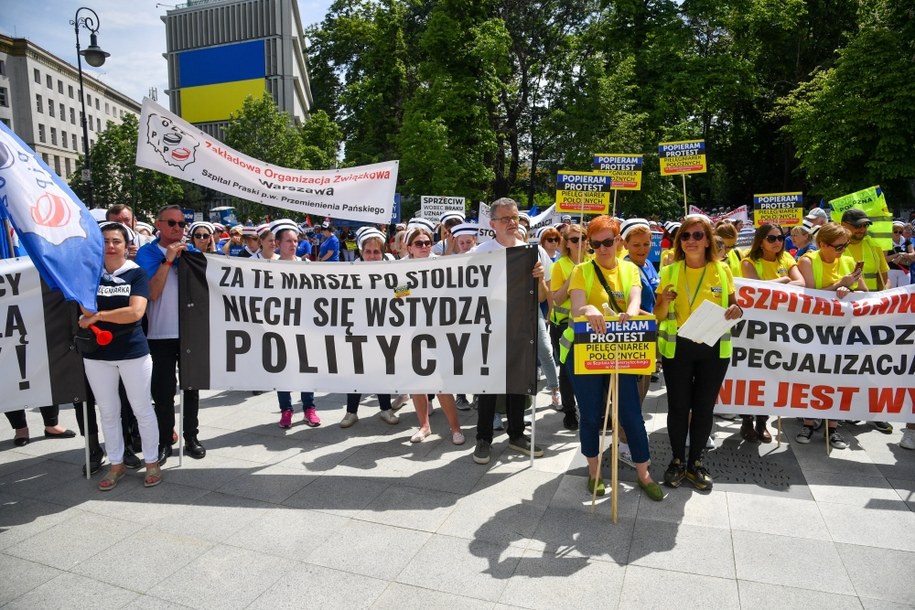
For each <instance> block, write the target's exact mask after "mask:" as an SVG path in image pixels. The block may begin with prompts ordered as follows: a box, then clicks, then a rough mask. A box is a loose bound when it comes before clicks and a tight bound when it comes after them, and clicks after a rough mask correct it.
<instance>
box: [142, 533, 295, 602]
mask: <svg viewBox="0 0 915 610" xmlns="http://www.w3.org/2000/svg"><path fill="white" fill-rule="evenodd" d="M288 564H289V562H288V560H285V559H281V558H279V557H275V556H272V555H265V554H263V553H256V552H254V551H246V550H242V549H238V548H235V547H230V546H224V545H215V546H213V547H211V548H210V549H209V550H208V551H206V552H205V553H204V554H203V555H200V556H199V557H197V558H196V559H195V560H194V561H193V562H191V563H190V564H187V565H185V566H184V567H183V568H182V569H180V570H178V571H176V572H174V573H172V574H171V575H170V576H169V577H168V578H166V579H164V580H162V581H160V582H159V583H158V584H156V585H155V586H154V587H152V588H150V589H149V591H148V593H149V594H150V595H152V596H154V597H158V598H161V599H164V600H166V601H170V602H175V603H178V604H183V605H185V606H191V607H195V608H246V607H247V606H248V605H249V604H251V603H252V602H253V601H254V600H256V599H257V598H258V597H260V596H261V595H262V594H263V593H264V592H265V591H267V590H268V589H270V587H272V586H273V584H274V583H276V582H277V581H278V580H279V579H280V578H281V577H282V575H283V573H284V571H285V568H286V566H287V565H288Z"/></svg>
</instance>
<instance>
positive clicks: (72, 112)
mask: <svg viewBox="0 0 915 610" xmlns="http://www.w3.org/2000/svg"><path fill="white" fill-rule="evenodd" d="M70 122H71V123H72V124H74V125H76V111H75V110H73V109H72V108H70Z"/></svg>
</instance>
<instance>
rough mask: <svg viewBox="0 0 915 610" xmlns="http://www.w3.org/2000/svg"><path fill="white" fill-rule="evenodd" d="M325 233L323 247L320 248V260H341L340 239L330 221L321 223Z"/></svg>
mask: <svg viewBox="0 0 915 610" xmlns="http://www.w3.org/2000/svg"><path fill="white" fill-rule="evenodd" d="M321 230H322V231H323V233H324V240H323V241H322V242H321V248H320V249H319V250H318V260H319V261H322V262H323V261H334V262H336V261H339V260H340V240H339V239H337V236H336V235H334V228H333V227H332V226H330V223H329V222H325V223H324V224H322V225H321Z"/></svg>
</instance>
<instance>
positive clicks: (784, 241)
mask: <svg viewBox="0 0 915 610" xmlns="http://www.w3.org/2000/svg"><path fill="white" fill-rule="evenodd" d="M490 213H491V219H490V222H489V227H488V228H490V229H491V230H492V232H493V236H492V238H491V239H488V240H481V239H480V231H479V230H480V228H481V227H480V225H478V224H476V223H474V222H468V220H467V219H466V218H465V216H464V214H463V213H461V212H455V211H451V212H446V213H444V214H442V215H441V217H440V218H439V219H438V222H437V223H436V222H432V221H430V220H428V219H424V218H414V219H412V220H410V221H408V222H404V223H399V224H396V225H393V226H390V227H387V226H382V227H374V226H362V227H359V228H354V227H350V226H344V227H336V226H335V225H334V224H333V222H332V221H331V220H330V219H327V220H326V221H325V222H323V223H322V224H321V225H319V226H317V227H314V228H312V227H311V226H306V225H300V224H297V223H296V222H293V221H292V220H289V219H279V220H273V221H272V222H266V223H263V224H261V225H259V226H255V225H254V224H253V223H251V224H247V225H235V226H232V227H225V226H223V225H221V224H219V223H213V222H204V221H198V222H193V223H188V222H187V221H186V219H185V216H184V212H183V211H182V209H181V208H180V207H179V206H176V205H171V206H166V207H164V208H163V209H162V210H160V211H159V213H158V215H157V217H156V219H155V222H154V224H153V225H150V224H146V223H142V222H138V221H136V219H135V218H134V216H133V213H132V210H131V209H130V208H129V207H128V206H125V205H115V206H112V207H111V208H109V210H108V212H107V215H106V221H105V222H104V223H102V224H101V230H102V234H103V237H104V244H105V250H104V271H103V273H102V276H101V278H100V288H99V293H98V294H99V296H98V302H97V308H96V310H95V311H90V310H86V309H84V310H83V311H82V316H81V318H80V321H79V326H80V327H81V328H84V329H85V328H89V327H90V326H95V327H97V328H100V329H103V330H107V331H110V332H111V333H112V335H113V337H114V340H113V342H112V344H111V345H109V346H107V347H106V348H105V349H101V350H99V351H96V352H93V353H87V354H84V358H85V369H86V376H87V379H88V382H89V384H88V385H89V389H90V392H89V394H90V398H89V405H88V406H89V408H88V409H87V411H86V413H87V416H86V418H85V421H84V418H83V415H82V408H81V407H82V405H77V410H76V412H77V423H78V425H79V429H80V433H81V434H83V435H84V436H85V437H86V439H87V443H88V446H89V450H90V461H89V469H90V473H95V472H97V471H99V470H100V469H101V468H102V466H103V465H104V464H105V463H106V462H110V468H109V469H108V471H107V473H106V474H105V476H104V477H103V478H102V479H101V481H100V482H99V483H98V488H99V489H100V490H102V491H107V490H111V489H114V488H115V486H116V485H117V484H118V482H119V481H120V480H121V478H123V477H124V476H125V473H126V470H127V469H139V468H141V467H144V466H145V477H144V484H145V485H146V486H147V487H152V486H155V485H158V484H159V483H161V481H162V471H161V466H162V465H164V464H165V462H166V461H167V460H168V458H169V457H170V456H171V455H172V445H173V444H174V443H175V442H176V441H177V433H176V432H175V428H176V418H175V394H176V390H177V377H176V374H180V367H179V363H180V359H179V357H178V347H179V339H178V274H177V271H178V267H179V265H180V263H181V255H182V254H183V253H184V252H189V251H190V252H203V253H205V254H208V255H211V256H233V257H241V258H258V259H264V260H281V261H296V262H301V263H303V264H307V263H309V262H311V261H318V262H336V261H340V262H357V263H363V262H364V263H371V264H385V261H391V260H394V259H402V258H433V257H438V256H452V255H460V254H465V253H468V252H489V251H494V250H498V249H502V248H513V247H524V246H529V245H531V244H533V247H536V248H537V253H538V256H537V262H536V263H535V264H534V266H533V267H532V269H531V278H532V282H533V283H534V284H535V285H536V290H537V295H538V300H539V301H540V304H541V307H540V308H539V309H538V332H537V336H536V337H532V340H533V341H536V343H537V347H538V349H537V359H538V367H539V369H538V371H539V374H540V376H541V379H542V380H544V381H545V384H546V389H545V391H546V392H547V393H548V394H549V395H550V399H551V404H552V406H553V408H554V409H556V410H557V411H560V412H562V414H563V420H562V423H563V426H564V428H566V429H567V430H570V431H577V432H578V435H579V438H580V442H581V452H582V454H583V455H584V456H585V458H586V461H587V464H588V483H587V489H588V491H589V492H592V493H597V494H598V495H602V494H603V493H604V492H605V485H604V482H603V479H602V476H601V472H600V471H599V468H598V457H599V456H598V453H599V449H598V447H599V442H598V441H599V436H600V434H601V426H602V423H603V422H602V418H603V412H604V404H605V400H606V395H607V392H608V385H609V376H608V375H578V374H576V373H575V370H574V364H573V362H574V357H570V356H572V354H574V350H575V346H574V343H573V342H572V340H571V339H572V336H571V331H570V327H569V324H570V319H571V318H575V317H581V316H583V317H585V318H587V320H588V321H589V323H590V324H591V326H592V327H593V328H595V329H596V330H597V331H598V332H603V329H604V328H605V318H606V317H607V316H608V315H611V316H615V317H616V318H618V319H619V320H620V321H626V320H627V319H629V318H630V317H632V316H637V315H646V314H647V315H654V316H655V317H656V318H657V320H658V354H659V362H658V368H659V370H660V371H663V376H664V380H665V383H666V389H667V404H668V415H667V434H668V437H669V442H670V448H671V452H672V454H673V458H672V460H671V462H670V463H669V464H668V466H667V468H666V470H665V471H664V473H663V482H664V484H665V485H666V486H667V487H669V488H676V487H679V486H680V485H681V484H682V483H683V482H684V481H687V482H689V483H690V484H691V485H693V486H694V487H696V488H697V489H699V490H710V489H711V488H712V486H713V476H712V473H711V472H710V471H709V470H708V469H707V468H706V467H705V466H704V456H705V453H706V451H707V450H708V449H710V448H713V447H714V446H715V444H714V437H713V435H712V429H713V417H714V415H715V414H714V407H715V402H716V400H717V395H718V391H719V389H720V387H721V384H722V382H723V380H724V379H725V377H726V375H727V370H728V366H729V363H730V357H731V338H730V335H729V334H728V333H725V334H724V335H722V337H721V338H720V339H719V341H718V342H717V343H716V344H715V345H712V346H708V345H705V344H700V343H695V342H693V341H691V340H689V339H686V338H683V337H678V329H679V328H682V327H683V325H684V324H685V323H686V322H687V321H688V320H689V318H690V316H691V315H692V313H693V312H694V311H696V310H697V309H698V308H699V307H700V306H701V305H702V303H703V302H705V301H712V302H713V303H715V304H717V305H720V306H721V307H722V308H723V309H724V310H725V317H726V318H728V319H739V318H740V317H742V315H743V311H742V310H741V308H740V306H739V305H738V304H737V303H736V301H735V297H734V293H735V288H734V278H736V277H742V278H748V279H754V280H762V281H768V282H776V283H785V284H792V285H796V286H802V287H807V288H816V289H820V290H828V291H834V292H835V293H836V296H837V297H838V298H842V297H844V296H845V295H847V294H848V293H849V292H850V291H853V290H860V291H876V290H883V289H886V288H892V287H897V286H903V285H907V284H909V283H911V282H913V278H912V275H913V273H915V267H913V265H912V263H913V262H915V248H913V245H915V242H913V237H912V229H913V227H912V224H911V223H907V222H904V221H895V222H894V223H893V249H892V250H887V251H884V250H883V249H881V248H880V247H878V246H877V244H876V243H875V242H874V240H873V238H872V237H871V236H870V235H869V234H868V229H869V227H870V226H871V224H872V223H871V220H870V219H869V218H868V217H867V215H866V214H865V213H864V212H863V211H861V210H859V209H855V208H853V209H850V210H848V211H846V212H845V213H844V215H843V216H842V218H841V221H840V222H838V223H837V222H830V221H829V218H828V216H827V214H826V212H825V211H824V210H822V209H820V208H814V209H813V210H811V211H810V213H809V214H808V215H807V216H806V217H805V218H804V220H803V222H802V223H801V224H798V225H797V226H794V227H792V228H791V229H790V231H786V230H785V229H784V228H783V227H781V226H779V225H777V224H769V223H763V224H761V225H760V226H758V227H755V228H754V227H753V226H752V225H750V223H747V222H741V221H736V222H732V221H721V222H718V223H715V224H713V223H712V222H711V220H710V219H709V218H708V217H706V216H704V215H699V214H695V215H689V216H686V217H684V218H681V219H678V220H674V221H670V222H665V223H661V222H658V221H656V220H649V219H642V218H630V219H627V220H625V221H622V220H619V219H615V218H612V217H610V216H599V217H597V218H594V219H592V220H591V221H590V222H589V223H587V224H579V223H574V222H573V219H572V217H571V216H568V215H563V216H561V217H560V221H559V222H556V223H555V224H547V225H545V226H539V227H531V219H530V217H529V216H528V215H526V214H524V213H521V212H520V211H519V210H518V206H517V203H516V202H515V201H513V200H511V199H508V198H502V199H498V200H496V201H495V202H493V203H492V205H491V212H490ZM659 234H660V236H661V240H660V246H661V255H660V257H659V258H658V260H657V261H655V262H653V261H652V260H649V253H650V251H651V250H652V248H653V245H654V244H653V238H656V236H657V235H659ZM741 243H743V244H746V245H744V246H741V245H739V244H741ZM658 380H659V379H658V377H657V376H656V375H643V376H634V375H621V376H620V377H619V392H618V394H617V396H618V402H619V404H618V419H619V422H618V423H619V426H620V433H621V437H622V440H623V442H622V444H621V446H620V456H621V459H622V460H623V462H624V463H627V464H629V465H631V466H632V467H633V468H634V469H635V470H636V473H637V475H638V484H639V486H640V487H641V489H642V490H643V491H644V492H645V494H646V495H647V497H649V498H650V499H651V500H655V501H660V500H662V499H663V497H664V492H663V491H662V488H661V487H660V485H659V484H658V483H656V482H655V481H654V479H653V477H652V475H651V472H650V465H651V459H650V450H649V444H648V435H647V432H646V428H645V423H644V419H643V416H642V404H643V402H644V400H645V398H646V396H647V393H648V391H649V387H650V384H651V383H653V382H655V381H658ZM182 392H183V404H184V421H183V425H182V430H183V433H184V442H185V450H186V453H187V454H188V455H189V456H190V457H192V458H195V459H203V458H204V457H205V456H206V449H205V448H204V446H203V444H202V443H201V442H200V440H199V438H198V434H199V430H198V425H199V423H198V410H199V394H198V392H197V391H194V390H182ZM430 392H431V389H430ZM292 398H293V395H292V393H291V392H277V402H278V405H279V411H280V419H279V422H278V425H279V426H280V427H281V428H284V429H289V428H291V427H292V425H293V418H294V409H293V402H292ZM361 398H362V397H361V395H359V394H349V395H347V397H346V412H345V415H344V417H343V419H342V421H340V422H339V426H340V427H342V428H349V427H351V426H353V425H355V424H356V423H357V422H358V421H359V415H358V408H359V405H360V402H361ZM377 398H378V404H379V414H378V416H379V418H380V419H381V420H382V421H383V422H385V423H386V424H389V425H391V426H396V425H398V424H399V422H400V418H399V416H398V415H397V411H398V410H399V409H400V408H402V407H403V406H404V404H405V403H406V402H408V399H409V400H411V401H412V403H413V406H414V408H415V410H416V418H417V422H418V429H417V430H416V432H415V433H413V434H412V436H411V437H410V442H412V443H421V442H423V441H424V440H425V439H426V438H428V437H429V436H430V435H431V434H432V429H431V424H430V421H431V420H430V418H429V415H430V414H431V413H432V411H433V408H434V407H433V405H434V403H435V401H436V400H437V401H438V404H439V405H440V407H441V410H442V412H443V413H444V415H445V419H446V420H447V425H448V428H449V436H450V440H451V442H452V443H453V444H454V445H463V444H464V443H465V437H464V433H463V431H462V429H461V426H460V421H459V418H458V411H459V410H470V409H472V408H474V407H475V408H476V411H477V426H476V432H475V442H474V448H473V452H472V459H473V461H474V462H476V463H478V464H487V463H489V461H490V457H491V446H492V443H493V438H494V433H495V431H496V430H502V429H505V430H506V432H507V434H506V436H507V438H508V447H509V448H510V449H512V450H514V451H517V452H519V453H521V454H524V455H533V456H541V455H543V450H542V449H541V448H540V447H537V446H535V445H533V444H532V443H531V440H530V437H529V436H528V435H527V434H526V431H525V416H524V413H525V411H526V410H527V409H528V408H529V407H530V403H531V401H530V397H529V396H525V395H504V396H496V395H491V394H486V395H479V396H476V397H475V399H473V400H470V399H469V398H468V396H466V395H463V394H461V395H458V396H457V397H455V396H454V395H452V394H441V393H439V394H435V393H418V394H413V395H412V396H409V397H407V396H402V395H400V396H397V395H391V394H379V395H378V396H377ZM299 399H300V401H301V407H302V421H303V422H304V423H305V424H306V425H308V426H311V427H315V426H319V425H321V423H322V422H321V419H320V417H319V415H318V413H317V409H316V406H315V401H314V393H313V392H311V391H309V389H308V388H303V389H302V391H301V392H300V393H299ZM93 402H94V403H97V405H98V411H99V413H100V420H97V418H96V415H95V409H94V408H93V407H92V405H93ZM502 413H504V414H505V421H503V418H502ZM41 414H42V418H43V423H44V425H45V430H44V434H45V436H47V437H50V438H73V437H74V436H75V433H74V432H73V431H70V430H67V429H66V428H64V427H62V426H60V425H59V424H58V420H57V417H58V407H56V406H48V407H43V408H42V409H41ZM6 416H7V418H8V420H9V421H10V424H11V426H12V427H13V428H14V430H15V433H14V443H15V444H16V445H17V446H22V445H25V444H26V443H28V442H29V431H28V427H27V425H26V422H25V413H24V412H23V411H15V412H10V413H6ZM98 421H101V428H102V433H103V438H104V441H105V443H104V448H103V447H102V444H101V439H100V438H99V434H98ZM741 421H742V424H741V427H740V436H741V438H742V439H743V441H744V442H747V443H770V442H772V440H773V436H772V433H771V432H770V431H769V429H768V418H767V417H766V416H759V415H757V416H753V415H744V416H743V417H742V420H741ZM613 423H614V422H611V425H612V424H613ZM840 423H841V422H838V421H835V420H830V421H829V422H828V424H827V425H826V430H825V431H824V435H825V436H828V438H829V442H830V444H831V446H832V447H833V448H835V449H844V448H846V447H847V446H848V442H847V441H846V439H845V438H844V437H843V435H842V434H841V432H840V431H839V427H840ZM822 425H823V422H822V421H817V420H813V419H805V420H803V422H802V425H801V428H800V432H798V434H797V435H796V438H795V440H796V441H797V442H798V443H801V444H806V443H809V442H811V440H812V439H813V438H814V436H815V434H816V431H817V430H819V429H820V427H821V426H822ZM871 425H873V426H874V428H875V429H876V430H878V431H880V432H884V433H890V432H892V426H891V425H890V424H888V423H886V422H871ZM900 445H901V446H902V447H903V448H905V449H915V426H912V425H908V426H907V427H906V429H905V430H904V431H903V437H902V440H901V442H900ZM137 451H139V452H140V453H142V461H141V459H140V458H139V457H138V456H137V455H136V452H137Z"/></svg>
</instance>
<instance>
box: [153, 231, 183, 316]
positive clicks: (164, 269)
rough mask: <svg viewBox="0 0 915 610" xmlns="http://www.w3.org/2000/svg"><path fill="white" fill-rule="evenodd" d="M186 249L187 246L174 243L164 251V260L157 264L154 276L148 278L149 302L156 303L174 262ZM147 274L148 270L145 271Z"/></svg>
mask: <svg viewBox="0 0 915 610" xmlns="http://www.w3.org/2000/svg"><path fill="white" fill-rule="evenodd" d="M186 249H187V244H185V243H184V242H180V241H176V242H175V243H173V244H171V245H170V246H168V247H167V248H166V249H165V257H164V260H163V261H162V262H161V263H160V264H159V267H158V268H157V269H156V272H155V273H154V274H151V275H150V276H149V300H150V301H157V300H159V297H160V296H162V291H163V290H165V283H166V281H167V280H168V274H169V273H170V272H171V270H172V265H174V264H175V260H176V259H177V258H178V257H179V256H181V253H182V252H184V250H186ZM147 274H149V270H148V269H147Z"/></svg>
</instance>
